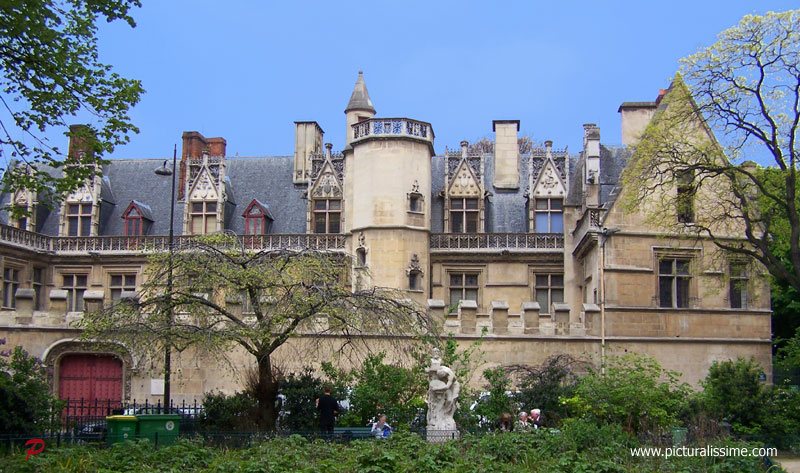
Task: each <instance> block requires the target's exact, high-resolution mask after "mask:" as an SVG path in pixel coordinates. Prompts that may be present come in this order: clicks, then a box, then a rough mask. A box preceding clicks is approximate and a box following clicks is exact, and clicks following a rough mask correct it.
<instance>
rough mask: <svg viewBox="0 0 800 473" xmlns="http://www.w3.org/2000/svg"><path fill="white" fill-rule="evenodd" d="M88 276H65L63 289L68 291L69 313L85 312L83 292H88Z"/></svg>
mask: <svg viewBox="0 0 800 473" xmlns="http://www.w3.org/2000/svg"><path fill="white" fill-rule="evenodd" d="M87 278H88V277H87V275H85V274H64V275H63V283H62V284H61V289H64V290H66V291H67V312H83V309H84V306H83V291H85V290H86V281H87Z"/></svg>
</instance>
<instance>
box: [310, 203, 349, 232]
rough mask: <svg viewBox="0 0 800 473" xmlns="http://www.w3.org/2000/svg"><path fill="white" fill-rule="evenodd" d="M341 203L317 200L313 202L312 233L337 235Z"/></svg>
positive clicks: (339, 229) (339, 228)
mask: <svg viewBox="0 0 800 473" xmlns="http://www.w3.org/2000/svg"><path fill="white" fill-rule="evenodd" d="M341 215H342V201H341V200H339V199H317V200H315V201H314V233H339V232H340V231H341V225H340V222H341Z"/></svg>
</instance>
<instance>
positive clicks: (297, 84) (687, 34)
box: [55, 0, 797, 158]
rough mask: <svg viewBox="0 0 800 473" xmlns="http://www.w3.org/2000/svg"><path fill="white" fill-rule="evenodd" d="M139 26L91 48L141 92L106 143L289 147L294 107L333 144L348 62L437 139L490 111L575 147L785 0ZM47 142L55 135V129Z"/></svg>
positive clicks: (336, 10) (113, 27) (485, 128)
mask: <svg viewBox="0 0 800 473" xmlns="http://www.w3.org/2000/svg"><path fill="white" fill-rule="evenodd" d="M143 3H144V6H143V7H142V8H141V9H137V10H136V11H134V16H135V18H136V21H137V23H138V26H137V27H136V28H134V29H131V28H129V27H127V25H125V24H124V23H120V22H117V23H112V24H104V25H102V26H101V28H100V31H99V36H100V54H101V60H102V61H104V62H106V63H110V64H113V65H114V66H115V70H116V71H117V72H119V73H121V74H122V75H124V76H126V77H133V78H138V79H141V80H142V81H143V84H144V88H145V89H146V90H147V93H146V94H145V95H144V96H143V97H142V100H141V102H140V103H139V104H138V105H137V106H136V107H135V109H134V110H133V111H132V118H133V120H134V122H135V123H136V124H137V125H138V126H139V127H140V129H141V132H140V133H139V134H138V135H134V136H133V137H132V141H131V143H130V144H128V145H126V146H122V147H119V148H117V150H116V151H115V152H114V154H113V155H112V157H113V158H148V157H164V156H171V154H172V153H171V152H172V147H173V144H176V143H177V144H178V147H179V148H180V137H181V133H182V132H183V131H199V132H201V133H203V134H204V135H205V136H206V137H214V136H222V137H224V138H225V139H226V140H227V142H228V155H229V156H234V155H236V154H239V155H241V156H262V155H290V154H292V153H293V152H294V123H293V122H294V121H299V120H316V121H317V122H318V123H319V124H320V126H321V127H322V128H323V130H325V141H326V142H332V143H333V145H334V150H340V149H341V148H342V147H343V136H344V132H345V117H344V113H343V110H344V108H345V106H346V105H347V101H348V99H349V97H350V93H351V92H352V89H353V85H354V84H355V81H356V77H357V74H358V71H359V70H363V71H364V77H365V80H366V83H367V87H368V89H369V92H370V96H371V98H372V101H373V103H374V105H375V108H376V109H377V116H378V117H410V118H415V119H418V120H423V121H427V122H430V123H431V124H432V125H433V129H434V132H435V134H436V141H435V149H436V152H437V153H441V152H443V151H444V147H445V146H448V147H451V148H452V147H457V146H458V143H459V141H461V140H463V139H466V140H469V141H474V140H477V139H479V138H481V137H482V136H485V135H491V134H492V120H493V119H517V120H520V121H521V133H525V134H530V135H532V136H533V138H534V139H535V140H539V141H543V140H548V139H550V140H553V142H554V143H553V145H554V147H556V148H563V147H564V146H567V145H568V146H569V149H570V151H575V152H577V151H579V149H580V147H581V142H582V136H583V128H582V124H583V123H596V124H597V125H598V126H599V127H600V128H601V137H602V141H603V142H605V143H608V144H615V143H619V142H620V141H621V138H620V127H619V121H620V120H619V114H618V113H617V108H618V107H619V105H620V103H622V102H625V101H643V100H654V99H655V97H656V95H657V94H658V89H659V88H666V87H667V86H668V84H669V79H670V77H672V75H673V74H674V73H675V71H676V70H677V67H678V63H677V61H678V59H679V58H681V57H684V56H687V55H689V54H691V53H693V52H694V51H696V50H697V49H698V48H701V47H703V46H706V45H709V44H711V43H713V42H714V41H715V37H716V34H717V33H719V32H720V31H722V30H724V29H726V28H728V27H730V26H733V25H734V24H736V23H737V22H738V21H739V20H740V19H741V17H742V16H744V15H746V14H749V13H764V12H766V11H769V10H773V11H783V10H788V9H791V8H793V7H796V6H797V4H796V3H795V2H786V1H769V0H764V1H759V2H753V1H752V0H751V1H724V2H723V1H694V2H679V1H675V2H667V3H658V4H657V3H653V2H642V1H638V2H613V1H606V2H598V1H593V2H585V3H584V2H570V1H561V2H511V1H499V2H495V3H491V2H486V1H484V2H466V1H460V2H450V1H441V2H440V1H428V2H417V1H411V0H405V1H400V2H371V1H367V2H347V3H344V2H319V3H315V2H309V1H306V2H291V1H289V2H286V1H283V2H272V1H269V2H260V1H259V2H257V1H230V2H220V1H206V0H194V1H189V0H170V1H163V0H162V1H153V0H143ZM55 144H59V143H58V142H56V143H55Z"/></svg>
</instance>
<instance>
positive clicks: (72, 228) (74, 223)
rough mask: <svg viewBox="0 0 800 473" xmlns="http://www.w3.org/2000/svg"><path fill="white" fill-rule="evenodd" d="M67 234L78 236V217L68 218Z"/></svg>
mask: <svg viewBox="0 0 800 473" xmlns="http://www.w3.org/2000/svg"><path fill="white" fill-rule="evenodd" d="M67 235H69V236H78V217H70V218H69V229H68V230H67Z"/></svg>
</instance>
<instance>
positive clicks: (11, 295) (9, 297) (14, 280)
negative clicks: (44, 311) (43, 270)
mask: <svg viewBox="0 0 800 473" xmlns="http://www.w3.org/2000/svg"><path fill="white" fill-rule="evenodd" d="M18 288H19V269H17V268H3V308H4V309H15V308H16V307H17V300H16V297H15V294H16V293H17V289H18Z"/></svg>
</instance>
